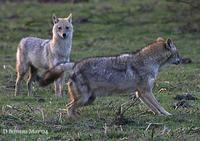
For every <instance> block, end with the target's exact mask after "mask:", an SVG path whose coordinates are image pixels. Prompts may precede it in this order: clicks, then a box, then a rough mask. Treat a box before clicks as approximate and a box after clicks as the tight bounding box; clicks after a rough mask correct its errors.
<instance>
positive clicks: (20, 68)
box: [15, 63, 28, 96]
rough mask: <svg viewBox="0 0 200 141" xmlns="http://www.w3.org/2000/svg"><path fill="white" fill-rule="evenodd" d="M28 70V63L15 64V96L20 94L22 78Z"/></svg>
mask: <svg viewBox="0 0 200 141" xmlns="http://www.w3.org/2000/svg"><path fill="white" fill-rule="evenodd" d="M27 70H28V64H20V63H17V64H16V72H17V78H16V82H15V96H17V95H19V94H20V90H21V84H22V80H23V78H24V75H25V74H26V72H27Z"/></svg>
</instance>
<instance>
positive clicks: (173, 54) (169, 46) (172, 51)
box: [165, 39, 181, 65]
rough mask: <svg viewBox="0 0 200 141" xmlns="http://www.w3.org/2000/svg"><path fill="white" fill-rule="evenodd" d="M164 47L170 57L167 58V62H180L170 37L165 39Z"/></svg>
mask: <svg viewBox="0 0 200 141" xmlns="http://www.w3.org/2000/svg"><path fill="white" fill-rule="evenodd" d="M165 48H166V49H167V50H168V51H169V52H170V57H169V58H168V60H167V63H169V64H176V65H178V64H180V62H181V58H180V56H179V53H178V50H177V48H176V46H175V44H174V43H173V41H172V40H171V39H167V40H166V42H165Z"/></svg>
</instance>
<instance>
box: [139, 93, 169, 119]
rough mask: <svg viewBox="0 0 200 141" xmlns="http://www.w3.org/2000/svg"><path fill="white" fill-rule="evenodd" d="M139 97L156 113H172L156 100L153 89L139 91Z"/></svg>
mask: <svg viewBox="0 0 200 141" xmlns="http://www.w3.org/2000/svg"><path fill="white" fill-rule="evenodd" d="M138 95H139V98H140V99H141V100H142V101H143V102H144V103H145V104H146V105H147V106H148V107H149V108H150V109H151V110H152V111H153V112H154V113H155V114H159V115H166V116H167V115H171V114H170V113H168V112H167V111H166V110H165V109H164V108H163V107H162V106H161V105H160V103H159V102H158V101H157V100H156V98H155V97H154V95H153V94H152V92H151V91H148V90H142V91H138Z"/></svg>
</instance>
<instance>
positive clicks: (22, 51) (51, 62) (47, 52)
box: [15, 14, 73, 96]
mask: <svg viewBox="0 0 200 141" xmlns="http://www.w3.org/2000/svg"><path fill="white" fill-rule="evenodd" d="M52 18H53V24H54V25H53V29H52V32H53V36H52V39H51V40H45V39H40V38H36V37H26V38H23V39H22V40H21V41H20V43H19V45H18V49H17V54H16V71H17V79H16V85H15V95H19V92H20V86H21V81H22V79H23V77H24V75H25V74H26V72H27V71H28V70H29V78H28V81H27V87H28V95H31V94H32V86H31V84H32V81H33V80H34V79H35V78H36V76H37V71H38V69H44V70H47V69H50V68H51V67H53V66H55V65H56V64H58V63H59V62H69V61H70V52H71V46H72V36H73V25H72V15H71V14H70V15H69V16H68V17H67V18H57V17H56V16H55V15H53V17H52ZM63 85H64V74H62V75H61V76H60V78H59V79H58V80H57V81H55V94H56V96H62V95H63Z"/></svg>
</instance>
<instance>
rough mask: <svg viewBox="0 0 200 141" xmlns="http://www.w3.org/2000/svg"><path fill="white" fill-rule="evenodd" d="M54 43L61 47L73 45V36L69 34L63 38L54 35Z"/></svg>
mask: <svg viewBox="0 0 200 141" xmlns="http://www.w3.org/2000/svg"><path fill="white" fill-rule="evenodd" d="M52 44H53V47H55V46H60V47H66V46H71V44H72V36H69V37H68V38H66V39H62V38H60V37H56V36H53V38H52Z"/></svg>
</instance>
